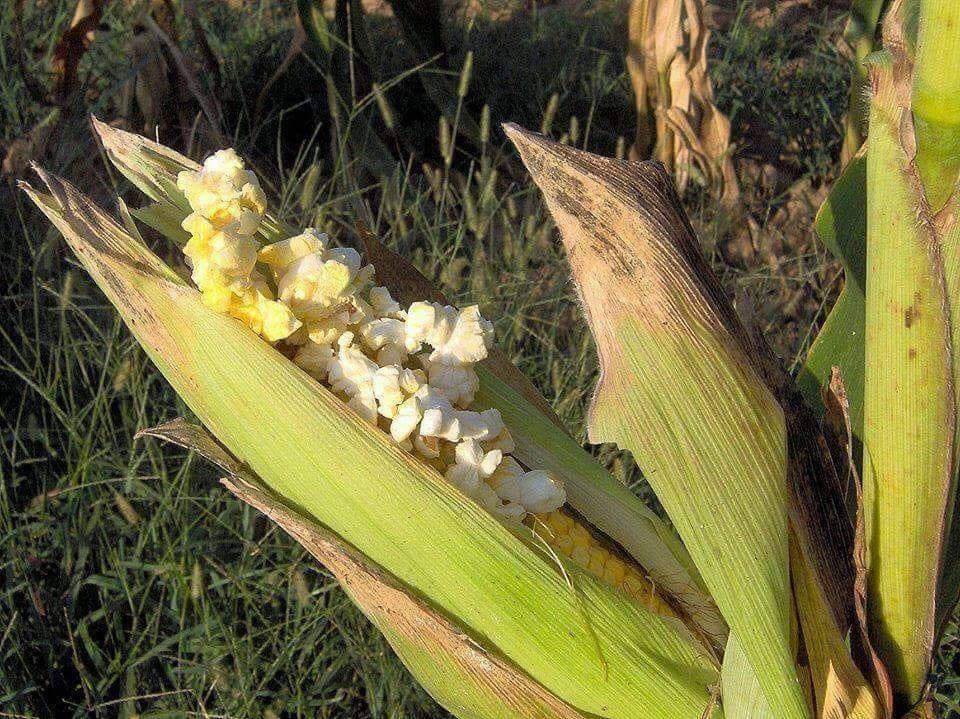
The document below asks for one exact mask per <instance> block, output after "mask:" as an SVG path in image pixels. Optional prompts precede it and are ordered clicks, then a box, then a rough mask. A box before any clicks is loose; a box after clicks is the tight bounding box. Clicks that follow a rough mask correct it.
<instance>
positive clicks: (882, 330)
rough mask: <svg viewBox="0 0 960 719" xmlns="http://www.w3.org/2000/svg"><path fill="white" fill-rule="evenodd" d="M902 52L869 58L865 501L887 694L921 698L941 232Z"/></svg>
mask: <svg viewBox="0 0 960 719" xmlns="http://www.w3.org/2000/svg"><path fill="white" fill-rule="evenodd" d="M910 70H911V68H910V66H909V60H908V59H907V58H906V57H905V55H904V54H903V53H902V52H901V51H900V49H899V48H898V47H897V46H896V45H894V46H893V48H892V50H890V51H885V52H884V53H882V54H877V55H875V56H874V62H873V63H872V65H871V83H872V85H873V99H872V104H871V114H870V128H871V129H870V148H869V151H868V154H867V186H868V188H869V191H868V193H867V277H868V284H867V297H866V353H865V360H866V364H865V390H864V433H863V438H864V458H863V465H864V470H863V473H864V502H865V506H866V509H867V513H866V536H867V541H868V554H867V561H868V567H869V571H870V575H869V578H870V583H869V591H870V593H869V601H870V609H871V615H872V620H873V633H874V635H875V637H876V639H877V644H878V648H879V650H880V653H881V655H882V656H883V657H884V659H885V661H886V663H887V665H888V667H889V669H890V674H891V678H892V681H893V685H894V690H895V695H896V697H895V698H896V701H897V703H898V704H899V705H900V706H909V705H912V704H913V703H915V702H916V701H917V700H918V699H919V698H920V692H921V688H922V686H923V684H924V682H925V680H926V675H927V671H928V670H929V666H930V660H931V655H932V651H933V644H934V636H935V596H936V586H937V581H938V576H939V569H940V556H941V552H942V551H943V547H944V541H945V536H946V526H945V525H946V517H947V516H948V514H947V513H948V512H949V508H948V504H949V502H950V501H951V494H952V489H951V487H952V480H953V472H954V467H953V462H954V460H953V442H954V429H955V421H956V420H955V406H954V394H953V389H952V386H951V383H952V375H951V361H952V358H951V354H952V350H951V338H950V336H949V332H948V327H949V324H948V323H949V316H948V309H947V308H948V301H947V287H946V281H945V275H944V261H943V256H942V251H941V231H940V230H939V228H938V226H937V223H936V222H935V220H934V219H933V218H932V217H931V216H930V215H929V212H928V210H927V209H926V208H927V203H926V199H925V196H924V190H923V185H922V184H921V181H920V178H919V176H918V174H917V170H916V165H915V164H914V163H913V162H912V160H913V157H912V156H913V148H914V128H913V123H912V113H911V112H910V94H909V93H910V88H909V84H908V83H909V78H910V75H911V71H910Z"/></svg>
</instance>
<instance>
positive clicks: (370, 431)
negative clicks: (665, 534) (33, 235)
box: [25, 175, 718, 719]
mask: <svg viewBox="0 0 960 719" xmlns="http://www.w3.org/2000/svg"><path fill="white" fill-rule="evenodd" d="M42 176H43V179H44V181H45V182H46V184H47V186H48V188H49V192H50V194H45V193H41V192H38V191H36V190H34V189H33V188H31V187H29V186H25V190H26V191H27V192H28V194H29V195H30V197H31V199H33V200H34V202H35V203H36V204H37V205H38V207H40V208H41V210H43V211H44V213H45V214H46V215H47V216H48V217H49V218H50V219H51V221H53V223H54V224H55V225H56V226H57V228H58V229H60V231H61V232H62V233H63V234H64V236H65V237H66V239H67V241H68V242H69V244H70V245H71V247H72V248H73V249H74V251H75V252H76V254H77V255H78V257H79V258H80V260H81V262H83V264H84V266H85V267H86V268H87V270H88V271H89V272H90V274H91V275H92V276H93V278H94V279H95V280H96V281H97V283H98V284H99V285H100V287H101V289H102V290H103V291H104V292H105V294H106V295H107V297H108V298H109V299H110V300H111V302H113V304H114V305H115V306H116V307H117V309H118V310H119V311H120V313H121V315H122V316H123V317H124V319H125V321H126V322H127V324H128V325H129V327H130V329H131V330H132V332H133V333H134V335H135V336H136V337H137V339H138V340H139V341H140V343H141V345H142V346H143V347H144V349H145V350H146V351H147V353H148V355H149V356H150V357H151V359H152V360H153V361H154V362H155V363H156V364H157V366H158V367H159V369H160V370H161V372H162V373H163V374H164V375H165V376H166V377H167V379H168V380H169V381H170V383H171V384H172V385H173V387H174V389H176V390H177V392H178V393H179V394H180V395H181V397H182V398H183V399H184V401H185V402H186V403H187V405H188V406H189V407H190V408H191V410H192V411H193V412H194V413H195V414H196V415H197V416H198V417H199V418H200V420H201V421H202V422H203V423H204V424H205V425H206V426H207V427H208V428H209V429H210V431H211V432H212V433H213V434H214V435H215V436H216V437H217V439H218V440H219V441H220V442H221V443H222V444H223V445H224V446H225V447H226V448H227V449H229V450H230V452H231V453H233V454H234V455H235V456H236V457H237V458H238V459H239V460H240V461H241V462H243V463H244V464H245V465H247V466H249V467H250V469H251V470H252V471H253V472H254V473H256V474H257V475H258V476H259V477H260V478H262V479H263V481H264V482H265V483H266V484H267V485H268V486H269V487H270V489H271V490H272V491H273V492H275V493H276V494H277V495H279V496H281V497H283V500H284V502H285V504H287V505H288V506H290V507H292V508H294V509H296V511H298V512H300V513H303V514H304V515H305V516H308V517H310V518H312V519H314V520H316V521H317V522H319V523H320V524H322V525H323V526H325V527H327V528H329V529H330V531H332V532H333V533H334V534H336V535H337V536H338V537H340V538H341V539H342V540H343V541H344V542H346V543H348V544H349V545H351V546H352V547H354V548H356V550H357V551H359V552H360V553H362V554H363V555H364V556H366V557H368V558H369V559H370V560H371V561H372V562H374V563H375V564H377V565H378V566H380V567H382V568H383V569H384V570H385V571H387V572H389V573H390V574H392V575H393V576H394V577H396V578H397V580H398V581H399V582H401V583H402V584H403V585H404V586H405V587H407V588H409V590H410V592H412V593H413V594H415V595H416V596H418V597H422V598H423V599H424V600H425V601H428V602H429V603H430V605H431V606H432V607H434V608H435V609H436V610H437V611H438V612H440V613H442V614H444V615H445V616H449V617H456V618H457V619H458V620H459V621H460V622H461V623H462V624H463V626H464V627H465V629H466V630H467V631H469V632H470V633H471V634H474V635H476V636H481V637H484V639H485V640H486V642H487V643H488V646H490V647H495V648H496V651H497V652H498V653H499V654H500V655H501V656H503V657H504V658H505V659H507V660H508V661H510V662H511V663H513V664H515V665H516V666H518V667H521V668H522V669H523V670H524V671H525V672H526V673H527V674H528V675H529V676H530V677H531V679H533V680H534V681H536V682H538V683H540V684H541V685H543V686H544V687H545V688H546V689H547V690H548V691H551V692H553V693H554V694H555V695H556V696H557V697H559V698H560V699H562V700H563V701H565V702H567V703H569V704H570V705H571V706H573V707H575V708H576V709H577V710H578V711H580V712H582V713H592V714H599V715H603V716H608V717H634V716H638V711H639V712H642V715H643V716H647V717H655V718H656V717H662V718H663V719H673V718H674V717H690V718H691V719H698V718H699V717H700V716H701V714H702V713H703V711H704V709H705V707H706V706H707V705H708V702H709V694H708V692H707V690H706V687H708V686H711V685H713V684H715V683H716V682H717V680H718V676H717V671H716V668H715V667H714V666H713V665H712V663H711V662H710V660H709V659H708V658H706V657H705V656H704V655H703V652H702V650H701V649H700V648H699V645H698V644H697V643H696V642H695V641H694V640H693V638H692V637H691V636H690V635H689V633H688V632H687V631H686V629H685V628H684V627H683V626H682V625H681V624H680V623H679V622H678V621H676V620H674V619H671V618H666V617H661V616H659V615H656V614H654V613H652V612H650V611H648V610H647V609H645V608H644V607H641V606H638V605H637V604H635V603H633V602H631V601H630V600H629V599H628V598H627V597H625V596H623V595H621V594H620V593H618V592H616V591H615V590H612V589H611V588H609V587H607V586H606V585H604V584H603V583H601V582H599V581H597V580H594V579H593V578H591V577H590V576H588V575H587V574H585V573H584V572H581V571H579V570H578V569H577V568H576V567H574V566H572V565H567V566H565V567H564V571H561V570H560V568H559V567H558V566H557V565H556V559H554V558H551V557H550V556H547V555H546V553H544V552H542V551H540V550H538V549H537V545H536V543H535V542H534V541H533V540H532V539H530V538H525V537H524V536H523V535H522V534H521V535H516V534H513V533H511V532H510V531H508V530H507V529H506V528H505V527H503V526H502V525H501V524H499V523H498V522H497V521H496V520H495V519H493V518H492V517H491V516H490V515H489V514H487V513H486V512H485V511H484V510H483V509H481V508H480V507H479V506H478V505H477V504H476V503H474V502H472V501H470V500H469V499H467V498H466V497H465V496H463V495H462V494H461V493H460V492H459V491H457V490H456V489H455V488H454V487H452V486H451V485H449V484H448V483H446V482H445V481H443V479H442V478H441V477H440V476H439V475H438V474H437V473H436V472H435V471H434V470H432V469H431V468H430V467H428V466H425V465H423V464H422V463H420V462H418V461H417V460H416V459H414V458H412V457H411V456H409V455H407V454H406V453H404V452H403V451H402V450H400V449H399V448H398V447H397V446H396V445H394V444H393V443H392V441H391V440H390V438H389V437H388V436H387V435H386V434H385V433H383V432H380V431H379V430H377V429H375V428H373V427H371V426H369V425H367V424H365V423H364V422H363V421H362V420H361V419H360V418H359V417H358V416H357V415H355V414H354V413H352V412H351V411H349V410H348V408H347V407H346V406H345V405H344V404H343V403H342V402H341V401H340V400H339V399H337V398H336V397H334V396H333V395H332V394H330V393H329V392H328V391H327V390H326V389H325V388H324V387H322V386H321V385H319V384H318V383H316V382H314V381H313V380H311V379H310V378H309V377H308V376H307V375H306V373H304V372H302V371H301V370H299V369H298V368H297V367H295V366H294V365H293V364H291V363H290V362H289V361H288V360H287V359H286V358H285V357H283V355H282V354H280V353H279V352H277V351H276V350H275V349H274V348H272V347H271V346H270V345H269V344H267V343H265V342H263V341H262V340H260V339H259V338H258V337H256V336H255V335H254V334H253V333H251V332H250V331H249V330H248V329H247V328H245V327H244V326H243V325H242V324H240V323H239V322H237V321H236V320H234V319H232V318H230V317H227V316H224V315H220V314H217V313H215V312H213V311H211V310H210V309H209V308H207V307H206V306H204V305H203V303H202V302H201V300H200V296H199V293H198V292H196V291H195V290H193V289H191V288H189V287H187V286H186V285H185V284H184V283H183V282H182V281H181V280H179V279H178V278H176V275H174V274H173V273H172V272H171V271H169V270H168V269H166V268H165V266H164V265H163V263H162V262H161V261H160V260H159V258H157V257H156V256H154V255H152V253H150V252H149V250H147V248H145V247H143V245H142V244H141V243H138V242H137V241H136V240H134V239H133V238H131V237H130V236H129V235H128V234H127V233H126V232H125V231H124V230H123V229H122V228H121V227H120V226H119V225H117V224H116V223H115V222H114V221H113V220H111V219H110V218H109V217H107V216H106V215H105V214H104V213H103V212H102V211H100V210H98V209H97V208H96V207H95V206H94V205H92V204H91V203H90V202H89V201H88V200H86V199H85V198H84V197H83V196H82V195H80V193H78V192H77V191H76V190H75V189H74V188H73V187H71V186H70V185H69V184H68V183H66V182H65V181H63V180H60V179H59V178H56V177H53V176H48V175H42ZM568 581H569V584H568Z"/></svg>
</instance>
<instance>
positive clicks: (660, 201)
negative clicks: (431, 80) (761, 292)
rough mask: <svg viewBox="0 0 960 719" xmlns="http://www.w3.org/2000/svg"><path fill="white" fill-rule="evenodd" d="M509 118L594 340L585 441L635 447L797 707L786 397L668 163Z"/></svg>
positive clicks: (778, 691) (764, 670)
mask: <svg viewBox="0 0 960 719" xmlns="http://www.w3.org/2000/svg"><path fill="white" fill-rule="evenodd" d="M505 129H506V131H507V133H508V135H509V136H510V138H511V139H512V140H513V142H514V143H515V144H516V145H517V147H518V149H519V150H520V154H521V157H522V158H523V160H524V163H525V164H526V165H527V168H528V169H529V170H530V172H531V174H532V175H533V178H534V180H535V181H536V182H537V184H538V185H539V186H540V189H541V190H542V191H543V193H544V195H545V197H546V199H547V203H548V206H549V207H550V210H551V213H552V215H553V217H554V220H555V221H556V223H557V226H558V227H559V229H560V232H561V236H562V238H563V242H564V245H565V246H566V248H567V254H568V258H569V260H570V264H571V268H572V270H573V276H574V280H575V281H576V283H577V285H578V288H579V290H580V295H581V297H582V299H583V302H584V304H585V306H586V310H587V318H588V320H589V322H590V325H591V328H592V330H593V332H594V336H595V338H596V341H597V345H598V350H599V354H600V360H601V378H600V382H599V384H598V387H597V391H596V394H595V396H594V400H593V403H592V405H591V408H590V414H589V419H588V422H589V432H590V434H589V436H590V439H591V441H594V442H601V441H613V442H617V443H618V444H619V445H620V446H621V447H624V448H627V449H630V450H631V451H632V452H633V454H634V457H635V458H636V460H637V462H638V464H639V465H640V467H641V469H642V470H643V471H644V473H645V475H646V477H647V479H648V480H649V481H650V484H651V486H652V487H653V488H654V490H655V491H656V492H657V496H658V497H659V498H660V500H661V502H662V503H663V505H664V508H665V509H666V510H667V512H668V514H669V515H670V517H671V519H672V520H673V522H674V525H675V526H676V527H677V529H678V531H679V532H680V536H681V537H682V538H683V540H684V542H685V544H686V546H687V548H688V550H689V551H690V554H691V556H692V557H693V559H694V561H695V562H696V563H697V566H698V567H699V568H700V570H701V573H702V575H703V578H704V580H705V582H706V584H707V586H708V587H709V588H710V590H711V592H712V594H713V597H714V599H715V600H716V602H717V605H718V606H719V608H720V610H721V612H722V613H723V616H724V617H725V618H726V620H727V622H728V624H729V626H730V630H731V632H732V633H733V634H734V635H736V636H737V638H738V640H739V641H740V643H741V646H742V649H743V652H744V655H745V656H746V657H747V661H748V662H749V664H750V666H751V668H752V669H753V670H754V672H755V674H756V677H757V681H758V682H759V684H760V686H761V688H762V689H763V693H764V697H765V699H766V701H767V702H768V704H769V705H770V706H775V707H777V712H778V716H780V717H784V718H787V719H792V718H796V719H803V718H804V717H806V716H807V715H808V710H807V706H806V702H805V699H804V696H803V692H802V690H801V687H800V684H799V682H798V680H797V676H796V671H795V667H794V660H793V651H792V649H791V646H790V611H791V597H790V588H789V583H788V566H787V457H786V430H785V424H784V417H783V412H782V410H781V408H780V406H779V405H778V404H777V401H776V400H775V399H774V397H773V396H772V394H771V393H770V391H769V390H768V389H767V388H766V386H765V385H764V382H763V380H762V378H761V377H760V376H759V375H758V374H757V371H756V370H755V369H754V367H753V366H752V364H751V362H750V360H749V358H748V355H747V354H746V348H747V347H748V346H749V343H748V342H747V341H746V339H745V338H744V337H743V331H742V328H739V325H738V323H737V320H736V318H735V316H734V315H733V313H732V310H731V309H730V308H729V306H728V305H726V304H725V300H724V298H723V296H722V293H721V292H720V289H719V286H718V285H717V284H716V281H715V279H714V278H713V277H712V275H710V274H709V269H708V268H707V266H706V263H705V261H704V260H703V258H702V256H701V255H700V254H699V248H698V247H697V246H696V240H695V239H694V237H693V234H692V231H691V229H690V227H689V225H688V224H687V223H686V220H685V218H684V217H683V215H682V211H681V210H679V209H678V206H679V200H678V199H677V197H676V193H675V192H674V191H673V190H672V188H671V185H670V179H669V177H668V176H667V175H666V174H665V173H664V172H663V171H662V170H661V169H660V168H658V167H657V166H656V165H653V164H642V163H632V164H631V163H624V162H620V161H616V160H608V159H605V158H600V157H597V156H595V155H590V154H588V153H584V152H580V151H576V150H572V149H570V148H566V147H563V146H560V145H557V144H556V143H553V142H551V141H549V140H547V139H546V138H543V137H541V136H538V135H535V134H534V133H530V132H527V131H524V130H522V129H520V128H519V127H517V126H515V125H507V126H506V127H505ZM738 328H739V331H738ZM757 547H763V548H764V552H763V553H762V554H759V553H757V552H756V551H755V550H756V548H757Z"/></svg>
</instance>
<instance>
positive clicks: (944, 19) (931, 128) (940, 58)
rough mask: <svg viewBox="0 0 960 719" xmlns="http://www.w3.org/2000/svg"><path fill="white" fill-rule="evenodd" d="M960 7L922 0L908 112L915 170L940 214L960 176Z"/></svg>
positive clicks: (950, 1)
mask: <svg viewBox="0 0 960 719" xmlns="http://www.w3.org/2000/svg"><path fill="white" fill-rule="evenodd" d="M958 28H960V3H957V2H956V0H921V2H920V25H919V37H918V41H917V53H916V64H915V72H914V76H913V96H912V102H911V108H912V110H913V121H914V127H915V131H916V153H917V154H916V158H915V161H916V163H917V170H918V172H919V174H920V177H921V178H922V179H923V186H924V192H925V194H926V199H927V202H928V204H929V205H930V207H931V208H932V210H933V211H934V212H937V211H939V210H940V209H941V208H942V207H943V206H944V204H946V202H947V200H948V199H949V198H950V196H951V195H952V194H953V193H954V190H955V188H956V185H957V175H958V174H960V30H958Z"/></svg>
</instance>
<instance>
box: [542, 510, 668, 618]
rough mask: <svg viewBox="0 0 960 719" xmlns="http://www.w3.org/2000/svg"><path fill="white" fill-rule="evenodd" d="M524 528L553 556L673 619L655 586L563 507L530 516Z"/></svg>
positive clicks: (638, 568)
mask: <svg viewBox="0 0 960 719" xmlns="http://www.w3.org/2000/svg"><path fill="white" fill-rule="evenodd" d="M528 525H529V526H530V527H531V528H532V529H533V530H534V531H535V532H537V534H538V536H540V538H541V539H543V541H545V542H546V543H547V544H548V545H549V546H550V548H551V549H553V550H554V551H555V552H556V553H557V554H559V555H561V556H563V557H565V558H566V559H569V560H570V561H571V562H573V563H574V564H576V565H577V566H578V567H580V568H581V569H583V570H584V571H586V572H589V573H590V574H592V575H593V576H595V577H596V578H597V579H600V580H602V581H604V582H606V583H607V584H609V585H610V586H612V587H614V588H615V589H618V590H619V591H621V592H623V593H624V594H626V595H627V596H628V597H630V598H631V599H633V600H634V601H635V602H638V603H640V604H643V605H644V606H645V607H647V608H648V609H650V610H651V611H653V612H656V613H657V614H661V615H666V616H676V612H675V610H674V609H673V607H671V606H670V605H669V604H667V603H666V602H665V601H664V600H663V597H662V595H661V594H660V593H658V592H657V589H656V586H655V585H654V583H653V582H652V581H651V580H650V579H649V577H647V576H646V574H644V572H643V571H642V569H641V568H640V567H638V566H637V565H636V563H634V562H633V561H631V560H630V559H629V558H626V557H623V558H622V557H621V556H620V555H619V553H618V552H617V551H616V550H615V549H613V547H612V546H611V544H610V543H608V542H607V541H606V540H605V539H604V538H603V537H599V536H597V535H595V534H594V532H592V531H591V530H590V529H589V528H588V526H587V525H586V524H585V523H583V522H581V521H580V520H579V519H577V518H576V517H574V516H573V515H572V514H571V513H570V512H568V511H567V510H566V509H564V508H560V509H556V510H554V511H553V512H547V513H544V514H535V515H532V516H531V517H530V518H529V520H528Z"/></svg>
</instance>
